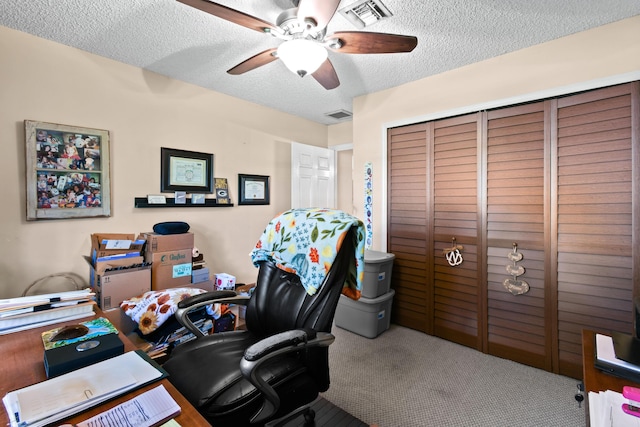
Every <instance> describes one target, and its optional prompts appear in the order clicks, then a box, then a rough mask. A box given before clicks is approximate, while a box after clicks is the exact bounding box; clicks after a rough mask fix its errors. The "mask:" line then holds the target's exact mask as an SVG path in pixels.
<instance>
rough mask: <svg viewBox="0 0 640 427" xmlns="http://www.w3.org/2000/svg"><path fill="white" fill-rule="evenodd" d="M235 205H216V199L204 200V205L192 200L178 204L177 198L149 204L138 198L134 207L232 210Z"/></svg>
mask: <svg viewBox="0 0 640 427" xmlns="http://www.w3.org/2000/svg"><path fill="white" fill-rule="evenodd" d="M232 206H233V203H220V204H218V203H216V200H215V199H204V203H203V204H193V203H191V200H190V199H187V203H184V204H182V203H178V204H176V202H175V198H173V197H167V203H165V204H160V203H149V202H148V201H147V198H146V197H136V198H135V199H134V207H136V208H230V207H232Z"/></svg>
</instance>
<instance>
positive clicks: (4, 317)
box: [0, 289, 95, 335]
mask: <svg viewBox="0 0 640 427" xmlns="http://www.w3.org/2000/svg"><path fill="white" fill-rule="evenodd" d="M94 298H95V294H94V293H93V292H92V291H91V290H90V289H83V290H78V291H67V292H58V293H52V294H42V295H35V296H26V297H18V298H8V299H1V300H0V335H4V334H9V333H14V332H20V331H24V330H27V329H32V328H39V327H41V326H46V325H51V324H54V323H59V322H64V321H68V320H76V319H82V318H85V317H89V316H93V307H94V305H95V302H94Z"/></svg>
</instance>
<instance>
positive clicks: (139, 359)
mask: <svg viewBox="0 0 640 427" xmlns="http://www.w3.org/2000/svg"><path fill="white" fill-rule="evenodd" d="M164 375H165V372H163V371H161V370H159V369H158V367H156V366H154V365H153V364H151V363H149V361H148V360H147V359H146V356H145V355H143V354H141V353H139V352H137V351H133V352H128V353H125V354H123V355H120V356H116V357H113V358H111V359H107V360H105V361H102V362H98V363H96V364H94V365H90V366H87V367H85V368H81V369H78V370H76V371H72V372H69V373H67V374H64V375H61V376H59V377H55V378H52V379H49V380H47V381H43V382H40V383H37V384H34V385H31V386H28V387H24V388H21V389H19V390H15V391H12V392H9V393H7V394H6V395H5V396H4V398H3V399H2V402H3V403H4V406H5V409H6V411H7V414H8V415H9V421H10V424H11V427H41V426H44V425H47V424H50V423H52V422H55V421H58V420H61V419H63V418H66V417H68V416H70V415H73V414H76V413H78V412H81V411H84V410H85V409H88V408H90V407H93V406H95V405H98V404H100V403H102V402H104V401H106V400H108V399H111V398H113V397H116V396H119V395H121V394H124V393H126V392H128V391H130V390H133V389H135V388H137V387H140V386H142V385H144V384H147V383H149V382H151V381H154V380H157V379H160V378H162V377H163V376H164Z"/></svg>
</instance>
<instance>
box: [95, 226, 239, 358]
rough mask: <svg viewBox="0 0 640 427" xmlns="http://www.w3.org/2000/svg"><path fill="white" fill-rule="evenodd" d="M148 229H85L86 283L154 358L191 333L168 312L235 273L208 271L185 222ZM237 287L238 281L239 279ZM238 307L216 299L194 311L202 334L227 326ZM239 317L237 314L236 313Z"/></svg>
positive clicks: (229, 283)
mask: <svg viewBox="0 0 640 427" xmlns="http://www.w3.org/2000/svg"><path fill="white" fill-rule="evenodd" d="M153 230H154V231H152V232H141V233H139V234H138V235H137V236H136V235H134V234H132V233H94V234H91V253H90V254H89V256H86V257H85V259H86V261H87V262H88V263H89V265H90V285H91V289H92V290H93V292H95V294H96V299H97V302H98V306H99V307H100V308H101V309H102V310H103V311H105V312H106V313H109V312H110V311H111V310H116V311H120V310H119V309H121V311H122V313H124V315H125V316H124V317H126V319H124V320H123V322H122V324H123V325H125V326H130V327H127V328H124V329H125V330H124V333H125V334H126V335H128V336H129V338H131V339H132V340H133V341H135V342H136V344H137V346H138V348H140V349H144V350H145V351H146V352H147V353H148V355H149V356H150V357H152V358H156V359H157V360H162V358H163V357H166V356H168V354H169V353H170V351H171V349H172V348H173V347H175V346H176V345H178V344H180V343H182V342H185V341H188V340H190V339H193V338H195V337H194V336H193V334H190V333H188V331H186V330H185V329H184V328H182V327H181V325H179V324H178V322H177V321H176V320H175V318H174V316H173V315H174V313H175V311H176V309H177V304H178V303H179V302H180V301H181V300H183V299H184V298H187V297H189V296H192V295H197V294H199V293H203V292H208V291H213V290H223V289H224V290H228V289H231V290H235V289H236V278H235V277H234V276H232V275H230V274H227V273H218V274H214V275H211V274H210V271H209V268H208V267H207V264H206V261H205V258H204V254H202V253H201V252H200V251H199V250H198V248H197V247H195V236H194V234H193V233H192V232H190V231H189V226H188V224H186V223H179V222H171V223H160V224H156V225H154V227H153ZM238 289H239V290H241V291H242V289H241V284H240V285H239V288H238ZM242 315H243V312H241V309H240V308H239V307H230V306H228V305H220V304H216V305H215V306H211V307H207V308H206V309H204V308H203V309H201V310H198V311H196V312H195V313H194V322H195V323H196V326H198V328H199V329H200V330H201V331H203V333H205V334H210V333H213V332H221V331H227V330H233V329H235V328H236V327H238V326H239V322H238V318H239V317H241V316H242ZM242 317H243V316H242Z"/></svg>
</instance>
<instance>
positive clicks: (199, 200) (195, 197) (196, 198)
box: [191, 193, 204, 205]
mask: <svg viewBox="0 0 640 427" xmlns="http://www.w3.org/2000/svg"><path fill="white" fill-rule="evenodd" d="M191 204H192V205H204V194H200V193H195V194H192V195H191Z"/></svg>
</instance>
